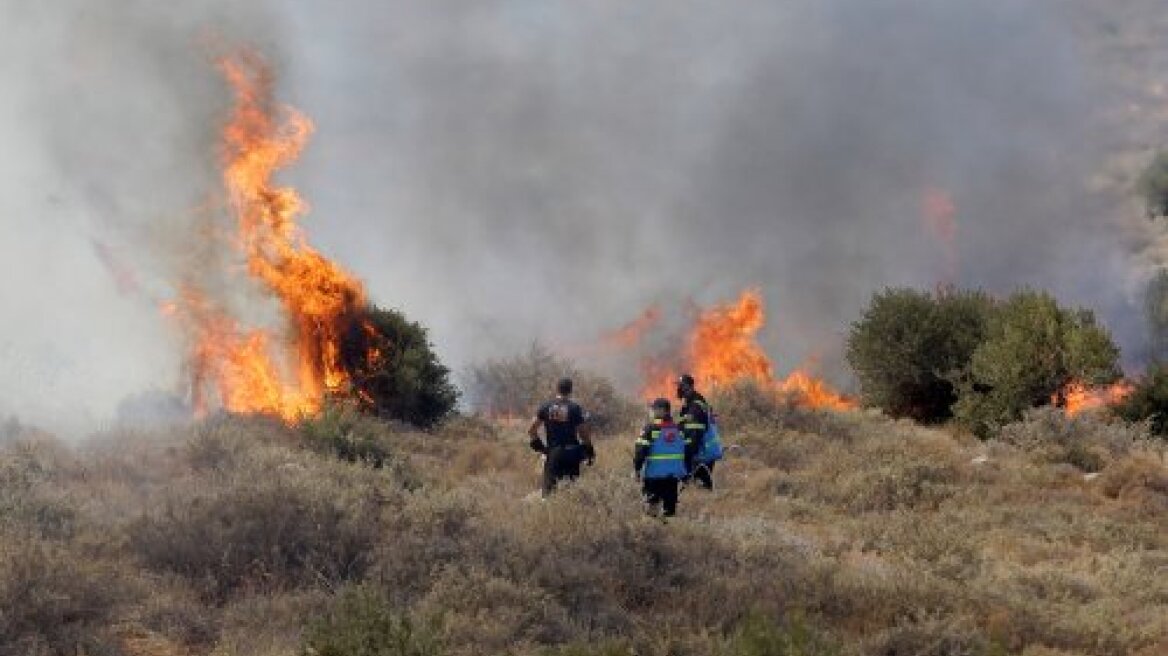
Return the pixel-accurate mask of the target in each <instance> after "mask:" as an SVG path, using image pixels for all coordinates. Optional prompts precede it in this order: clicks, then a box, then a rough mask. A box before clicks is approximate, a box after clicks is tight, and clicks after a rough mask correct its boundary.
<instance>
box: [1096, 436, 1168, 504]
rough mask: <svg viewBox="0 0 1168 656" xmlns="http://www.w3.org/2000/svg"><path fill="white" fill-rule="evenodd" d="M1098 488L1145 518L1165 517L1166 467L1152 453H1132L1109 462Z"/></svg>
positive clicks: (1167, 489)
mask: <svg viewBox="0 0 1168 656" xmlns="http://www.w3.org/2000/svg"><path fill="white" fill-rule="evenodd" d="M1099 487H1100V489H1101V490H1102V491H1103V493H1104V494H1106V495H1107V496H1109V497H1111V498H1113V499H1120V500H1122V501H1125V502H1128V503H1130V504H1133V505H1134V506H1136V507H1137V508H1139V509H1141V510H1142V511H1143V512H1144V513H1146V514H1149V515H1159V516H1161V517H1162V516H1164V514H1165V513H1168V465H1166V464H1165V463H1164V461H1163V460H1162V459H1161V458H1160V457H1158V456H1156V455H1154V454H1152V453H1148V452H1142V453H1133V454H1130V455H1127V456H1125V457H1123V458H1120V459H1119V460H1117V461H1116V462H1113V463H1112V464H1111V465H1109V466H1108V467H1107V469H1105V470H1103V474H1102V475H1101V476H1100V481H1099Z"/></svg>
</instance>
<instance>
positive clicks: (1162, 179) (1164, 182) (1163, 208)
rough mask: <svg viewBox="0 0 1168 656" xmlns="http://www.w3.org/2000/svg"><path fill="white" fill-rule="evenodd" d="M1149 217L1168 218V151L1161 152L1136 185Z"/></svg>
mask: <svg viewBox="0 0 1168 656" xmlns="http://www.w3.org/2000/svg"><path fill="white" fill-rule="evenodd" d="M1136 187H1137V190H1138V192H1139V194H1140V196H1142V197H1143V199H1144V204H1145V205H1146V206H1147V210H1148V216H1149V217H1153V218H1154V217H1157V216H1162V217H1168V151H1160V152H1159V153H1157V154H1156V156H1155V157H1154V158H1153V159H1152V162H1151V163H1150V164H1148V168H1146V169H1144V172H1143V174H1142V175H1140V179H1139V182H1138V183H1137V184H1136Z"/></svg>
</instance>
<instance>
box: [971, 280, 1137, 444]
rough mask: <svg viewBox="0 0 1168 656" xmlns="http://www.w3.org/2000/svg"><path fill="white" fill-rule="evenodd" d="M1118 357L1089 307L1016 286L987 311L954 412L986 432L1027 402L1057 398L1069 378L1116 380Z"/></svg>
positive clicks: (1091, 381)
mask: <svg viewBox="0 0 1168 656" xmlns="http://www.w3.org/2000/svg"><path fill="white" fill-rule="evenodd" d="M1118 360H1119V348H1118V347H1116V346H1115V343H1114V342H1112V340H1111V335H1110V334H1109V333H1108V332H1107V330H1106V329H1105V328H1103V327H1102V326H1099V325H1098V324H1097V323H1096V322H1095V316H1094V314H1093V313H1092V312H1090V311H1089V310H1068V309H1065V308H1062V307H1060V306H1059V305H1058V303H1057V302H1056V301H1055V299H1054V298H1053V297H1052V296H1050V295H1049V294H1047V293H1045V292H1038V291H1030V290H1027V291H1021V292H1017V293H1015V294H1014V295H1013V296H1011V297H1010V298H1009V299H1008V300H1007V301H1005V302H1004V303H1001V304H999V305H998V306H997V307H996V308H995V309H994V311H993V313H992V314H991V315H990V321H989V325H988V329H987V334H986V339H985V340H984V341H983V342H982V343H981V345H979V346H978V347H977V349H976V350H975V351H974V353H973V357H972V360H971V366H970V372H969V377H968V378H967V379H966V381H965V383H964V385H963V388H962V390H961V392H960V395H959V400H958V402H957V406H956V415H957V417H958V419H959V420H961V421H962V423H964V424H965V425H966V426H967V427H969V428H970V429H971V430H973V431H974V432H975V433H976V434H978V435H979V436H982V437H986V436H988V435H989V434H990V432H992V431H994V430H997V429H998V428H1000V427H1001V426H1003V425H1005V424H1007V423H1009V422H1011V421H1017V420H1019V419H1021V417H1022V413H1023V411H1024V410H1026V409H1027V408H1032V407H1037V406H1041V405H1047V404H1049V403H1051V402H1052V401H1053V402H1055V403H1056V404H1061V399H1059V398H1058V395H1059V394H1060V392H1061V391H1062V390H1063V389H1065V387H1066V386H1067V385H1068V384H1069V383H1071V382H1072V381H1078V382H1081V383H1084V384H1087V385H1100V384H1106V383H1110V382H1114V381H1115V380H1116V379H1117V378H1118V377H1119V375H1120V372H1119V366H1118V364H1117V362H1118Z"/></svg>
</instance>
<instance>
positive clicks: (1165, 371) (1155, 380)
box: [1114, 364, 1168, 436]
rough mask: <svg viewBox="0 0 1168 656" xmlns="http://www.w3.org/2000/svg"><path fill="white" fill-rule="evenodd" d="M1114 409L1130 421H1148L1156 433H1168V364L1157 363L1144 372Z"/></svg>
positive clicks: (1162, 434) (1149, 426)
mask: <svg viewBox="0 0 1168 656" xmlns="http://www.w3.org/2000/svg"><path fill="white" fill-rule="evenodd" d="M1114 410H1115V413H1116V414H1117V415H1119V416H1120V417H1123V418H1124V419H1127V420H1128V421H1147V422H1148V428H1149V430H1151V432H1152V433H1153V434H1155V435H1160V436H1164V435H1168V365H1166V364H1159V365H1156V366H1155V367H1153V368H1152V369H1151V370H1149V371H1148V373H1146V374H1144V377H1143V378H1141V379H1140V380H1139V381H1137V382H1136V384H1135V387H1134V388H1133V389H1132V391H1131V393H1130V394H1129V395H1128V396H1127V398H1126V399H1124V400H1123V401H1122V402H1120V403H1119V404H1118V405H1116V406H1115V407H1114Z"/></svg>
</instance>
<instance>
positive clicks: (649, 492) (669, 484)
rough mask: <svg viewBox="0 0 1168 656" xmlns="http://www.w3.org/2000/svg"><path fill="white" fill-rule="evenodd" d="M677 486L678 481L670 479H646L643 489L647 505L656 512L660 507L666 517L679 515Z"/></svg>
mask: <svg viewBox="0 0 1168 656" xmlns="http://www.w3.org/2000/svg"><path fill="white" fill-rule="evenodd" d="M677 486H678V480H677V479H676V478H673V477H672V476H670V477H669V478H646V479H645V481H644V483H643V484H642V487H641V493H642V494H644V495H645V503H647V504H649V506H650V507H651V509H652V510H654V511H656V509H657V506H658V505H660V506H661V507H662V510H664V511H665V516H666V517H673V515H675V514H676V513H677Z"/></svg>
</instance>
